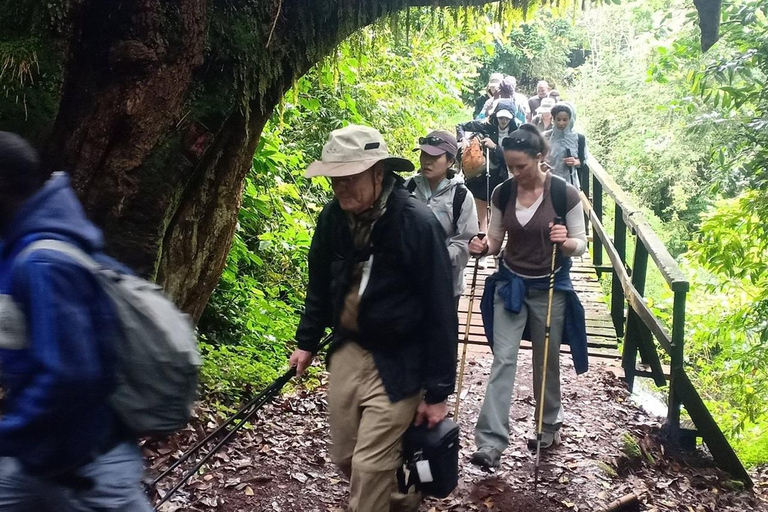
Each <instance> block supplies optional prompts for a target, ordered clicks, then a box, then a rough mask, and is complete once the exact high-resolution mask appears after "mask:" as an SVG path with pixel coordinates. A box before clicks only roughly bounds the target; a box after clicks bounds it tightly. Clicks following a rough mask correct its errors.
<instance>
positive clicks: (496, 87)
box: [474, 73, 504, 119]
mask: <svg viewBox="0 0 768 512" xmlns="http://www.w3.org/2000/svg"><path fill="white" fill-rule="evenodd" d="M502 80H504V74H503V73H492V74H491V77H490V78H489V79H488V86H487V87H486V90H487V91H488V92H489V94H488V99H487V100H485V103H484V104H483V108H482V109H481V110H480V113H479V114H477V115H475V116H474V117H475V119H488V118H489V117H490V115H491V113H492V112H493V105H494V103H495V102H496V101H497V100H498V99H499V97H500V94H501V82H502Z"/></svg>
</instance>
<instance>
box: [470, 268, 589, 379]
mask: <svg viewBox="0 0 768 512" xmlns="http://www.w3.org/2000/svg"><path fill="white" fill-rule="evenodd" d="M570 268H571V259H570V258H565V262H564V263H563V266H562V267H561V269H560V270H559V271H558V272H556V273H555V291H558V292H566V299H565V325H564V326H563V341H562V342H563V343H565V344H567V345H570V346H571V356H572V357H573V365H574V367H575V369H576V373H577V374H581V373H584V372H586V371H587V370H588V369H589V361H588V352H587V326H586V320H585V316H584V306H582V305H581V302H579V297H578V296H577V295H576V292H575V291H574V289H573V283H571V276H570V274H569V273H568V271H569V270H570ZM497 286H499V287H500V288H499V295H500V296H501V297H502V298H503V299H504V308H505V309H506V310H507V311H510V312H511V313H513V314H518V313H520V310H521V309H522V307H523V300H524V299H525V296H526V294H527V293H528V289H529V288H532V289H534V290H547V289H549V277H542V278H538V279H524V278H522V277H520V276H519V275H517V274H515V273H514V272H512V271H511V270H509V269H508V268H507V267H505V266H504V265H502V266H501V270H499V271H498V272H496V273H495V274H493V275H491V276H489V277H488V279H486V280H485V291H484V292H483V298H482V300H481V301H480V314H481V315H482V317H483V325H484V326H485V337H486V338H488V344H489V345H490V346H491V349H493V301H494V297H495V294H496V287H497Z"/></svg>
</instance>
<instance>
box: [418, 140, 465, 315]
mask: <svg viewBox="0 0 768 512" xmlns="http://www.w3.org/2000/svg"><path fill="white" fill-rule="evenodd" d="M419 143H420V144H421V145H420V146H419V147H418V148H416V149H415V150H414V151H419V150H420V151H421V154H420V155H419V163H420V164H421V167H420V168H419V172H418V174H416V175H415V176H413V177H411V178H409V179H408V180H406V182H405V188H406V189H407V190H408V191H409V192H411V193H413V194H414V195H415V196H416V198H417V199H419V200H420V201H421V202H422V203H424V204H426V205H427V206H428V207H429V209H430V210H432V213H433V214H434V215H435V217H436V218H437V220H438V221H440V225H442V226H443V229H444V230H445V234H446V235H447V236H446V239H445V244H446V246H447V247H448V254H449V255H450V256H451V264H452V266H453V284H454V289H453V294H454V301H455V303H456V308H457V309H458V305H459V299H460V297H461V294H462V292H463V291H464V267H466V266H467V262H468V261H469V241H470V240H471V239H472V237H474V236H475V235H477V229H478V224H477V210H476V208H475V201H474V197H473V196H472V194H471V193H470V192H469V190H468V189H467V187H466V185H464V180H463V179H462V177H461V176H456V172H455V171H454V169H453V164H454V162H455V158H456V153H457V151H458V143H457V142H456V138H455V137H454V136H453V135H452V134H450V133H448V132H446V131H442V130H436V131H432V132H429V134H428V135H427V136H426V137H421V138H420V139H419Z"/></svg>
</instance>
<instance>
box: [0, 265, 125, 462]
mask: <svg viewBox="0 0 768 512" xmlns="http://www.w3.org/2000/svg"><path fill="white" fill-rule="evenodd" d="M11 292H12V296H13V297H14V300H15V301H16V302H17V303H18V304H19V305H20V307H21V309H22V310H23V311H24V314H25V316H26V319H27V339H28V346H27V347H26V348H25V349H23V350H16V351H12V350H8V351H7V353H6V354H5V357H4V358H3V359H4V361H5V364H4V368H3V372H4V375H3V376H4V378H5V379H9V380H13V381H14V382H15V383H16V384H17V385H16V386H14V388H15V390H16V394H15V396H14V400H13V402H12V407H11V408H10V409H9V410H6V411H5V415H4V416H3V419H2V422H0V455H3V456H13V457H17V458H18V459H19V460H20V461H21V463H22V465H23V466H24V467H25V468H26V469H27V470H29V471H30V472H33V473H35V474H43V473H46V474H57V473H63V472H66V471H68V470H71V469H73V468H75V467H77V466H78V465H79V464H83V463H85V462H87V460H88V459H89V458H90V457H91V456H92V455H93V454H94V450H96V449H98V448H99V447H100V446H103V443H104V442H106V436H107V435H109V429H105V428H104V425H110V424H111V423H110V422H111V421H113V419H112V415H111V412H110V411H109V409H108V408H107V407H106V406H105V405H98V404H106V400H107V398H108V396H109V393H111V391H112V389H113V386H114V382H113V378H112V375H113V373H114V366H113V365H114V361H115V356H114V343H110V342H109V340H110V339H112V340H113V339H114V335H115V330H114V329H115V326H116V318H115V316H114V312H113V311H112V308H111V306H110V305H109V303H108V302H106V300H105V294H104V292H103V291H102V290H101V288H100V286H99V285H98V283H97V282H96V279H95V277H94V276H93V275H92V274H91V273H90V272H89V271H88V270H86V269H84V268H82V267H80V266H78V265H76V264H75V263H74V262H72V263H62V262H61V261H54V260H52V259H51V258H48V259H46V256H45V255H38V254H33V255H30V256H29V257H28V258H27V259H26V260H25V261H23V262H19V263H18V264H16V265H15V266H14V270H13V279H12V284H11ZM110 329H111V330H110ZM110 334H111V335H112V337H111V338H110V337H108V335H110ZM3 350H6V349H5V348H3ZM54 425H55V428H53V427H52V426H54ZM99 437H103V439H99Z"/></svg>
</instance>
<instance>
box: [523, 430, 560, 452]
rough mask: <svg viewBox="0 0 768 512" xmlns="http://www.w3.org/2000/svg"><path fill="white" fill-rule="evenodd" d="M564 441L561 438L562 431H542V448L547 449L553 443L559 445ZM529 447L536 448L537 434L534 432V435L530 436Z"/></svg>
mask: <svg viewBox="0 0 768 512" xmlns="http://www.w3.org/2000/svg"><path fill="white" fill-rule="evenodd" d="M561 442H562V440H561V439H560V431H559V430H556V431H554V432H549V431H546V430H545V431H544V432H542V433H541V449H542V450H546V449H547V448H550V447H552V445H555V446H557V445H559V444H560V443H561ZM528 449H529V450H536V434H535V433H534V434H533V437H529V438H528Z"/></svg>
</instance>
